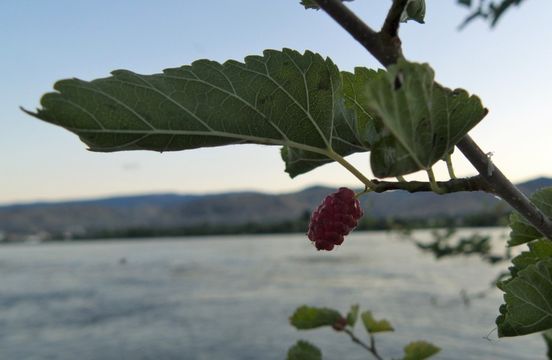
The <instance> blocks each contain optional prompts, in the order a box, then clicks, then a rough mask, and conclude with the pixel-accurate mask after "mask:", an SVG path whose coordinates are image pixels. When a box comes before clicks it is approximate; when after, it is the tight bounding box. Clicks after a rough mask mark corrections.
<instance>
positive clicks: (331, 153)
mask: <svg viewBox="0 0 552 360" xmlns="http://www.w3.org/2000/svg"><path fill="white" fill-rule="evenodd" d="M328 157H329V158H330V159H332V160H334V161H337V162H338V163H339V164H341V166H343V167H344V168H345V169H347V170H349V172H350V173H351V174H353V175H354V176H355V177H356V178H357V179H359V180H360V181H361V182H362V183H363V184H364V186H365V187H366V189H372V188H374V187H375V186H376V185H375V184H374V183H373V182H372V181H370V180H369V179H368V178H367V177H366V176H364V174H362V173H361V172H360V171H359V170H358V169H357V168H356V167H354V166H353V164H351V163H350V162H348V161H347V160H345V159H344V158H343V156H341V155H339V154H338V153H336V152H335V151H333V149H328Z"/></svg>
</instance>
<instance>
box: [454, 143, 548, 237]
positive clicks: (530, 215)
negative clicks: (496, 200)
mask: <svg viewBox="0 0 552 360" xmlns="http://www.w3.org/2000/svg"><path fill="white" fill-rule="evenodd" d="M456 146H457V147H458V149H459V150H460V151H461V152H462V154H464V156H465V157H466V158H467V159H468V160H469V161H470V162H471V163H472V165H473V166H474V167H475V168H476V169H477V171H478V172H479V174H480V175H479V176H480V177H481V178H483V179H484V181H485V182H487V184H488V185H489V186H490V187H491V189H492V192H493V193H495V194H496V195H498V196H500V197H501V198H502V199H504V200H505V201H506V202H507V203H508V204H510V206H511V207H513V208H514V209H515V210H517V211H518V212H519V213H520V214H521V215H522V216H523V217H524V218H526V219H527V221H529V222H530V223H531V225H533V226H534V227H535V228H536V229H537V230H539V231H540V232H541V233H542V234H543V235H545V236H546V237H547V238H549V239H551V240H552V221H551V220H550V219H549V218H548V217H546V216H545V215H544V214H543V213H542V212H541V211H540V210H539V209H538V208H537V207H536V206H535V205H534V204H533V203H532V202H531V201H530V200H529V199H528V198H527V196H525V194H523V193H522V192H521V191H519V189H518V188H516V187H515V186H514V185H513V184H512V183H511V182H510V180H508V178H506V176H504V174H503V173H502V171H500V169H498V168H497V167H496V166H495V165H494V164H493V162H492V161H491V159H490V157H489V156H488V155H487V154H485V153H484V152H483V151H482V150H481V149H480V148H479V146H477V144H476V143H475V141H473V139H472V138H471V137H470V136H468V135H466V136H464V138H462V140H460V142H459V143H458V144H456Z"/></svg>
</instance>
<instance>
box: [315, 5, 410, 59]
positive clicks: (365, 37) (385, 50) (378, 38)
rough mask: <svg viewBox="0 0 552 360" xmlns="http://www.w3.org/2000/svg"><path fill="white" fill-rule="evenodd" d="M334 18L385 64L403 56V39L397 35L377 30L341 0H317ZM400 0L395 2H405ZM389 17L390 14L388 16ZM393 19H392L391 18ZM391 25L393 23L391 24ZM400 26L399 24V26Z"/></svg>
mask: <svg viewBox="0 0 552 360" xmlns="http://www.w3.org/2000/svg"><path fill="white" fill-rule="evenodd" d="M315 1H316V2H317V3H318V5H319V6H320V8H321V9H323V10H324V11H325V12H326V13H327V14H328V15H330V17H331V18H332V19H334V20H335V21H336V22H337V23H338V24H339V25H341V27H343V28H344V29H345V30H347V32H348V33H349V34H350V35H351V36H352V37H353V38H355V40H356V41H358V42H359V43H360V44H361V45H362V46H364V48H365V49H366V50H368V52H369V53H370V54H372V55H373V56H374V57H375V58H376V59H377V60H378V61H379V62H380V63H382V64H383V66H385V67H387V66H389V65H392V64H395V63H396V62H397V60H398V59H399V58H402V50H401V41H400V39H399V38H398V37H397V36H390V35H389V34H387V33H381V32H379V33H378V32H375V31H374V30H372V28H371V27H370V26H368V25H366V23H365V22H364V21H362V20H361V19H360V18H359V17H358V16H356V15H355V13H353V12H352V11H351V10H349V8H348V7H347V6H345V5H343V3H342V2H341V1H340V0H315ZM403 1H404V0H398V1H395V2H394V3H393V5H392V6H391V9H393V7H394V6H395V3H400V2H403ZM388 17H389V16H388ZM390 21H391V20H390ZM389 26H391V24H390V25H389ZM397 27H398V26H397Z"/></svg>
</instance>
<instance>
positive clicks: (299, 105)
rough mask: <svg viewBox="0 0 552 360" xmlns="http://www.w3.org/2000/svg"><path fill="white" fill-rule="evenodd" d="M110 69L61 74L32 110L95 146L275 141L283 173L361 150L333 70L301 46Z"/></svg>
mask: <svg viewBox="0 0 552 360" xmlns="http://www.w3.org/2000/svg"><path fill="white" fill-rule="evenodd" d="M112 75H113V76H111V77H108V78H103V79H97V80H93V81H90V82H87V81H83V80H78V79H70V80H62V81H59V82H57V83H56V84H55V86H54V87H55V89H56V90H57V91H58V92H54V93H48V94H46V95H44V96H43V97H42V100H41V104H42V109H39V110H38V111H37V113H30V114H31V115H33V116H36V117H37V118H39V119H42V120H45V121H47V122H50V123H52V124H56V125H59V126H62V127H65V128H66V129H68V130H70V131H72V132H74V133H75V134H77V135H78V136H79V137H80V138H81V140H82V141H84V142H85V143H86V144H87V145H88V146H89V147H90V150H93V151H120V150H155V151H175V150H185V149H194V148H199V147H209V146H220V145H230V144H244V143H255V144H264V145H283V146H284V147H285V150H284V151H283V155H284V160H285V161H286V165H287V169H286V171H288V172H289V173H290V175H291V176H296V175H298V174H300V173H303V172H306V171H309V170H311V169H313V168H315V167H317V166H320V165H322V164H325V163H327V162H330V161H332V160H331V159H330V158H329V157H328V156H330V157H331V155H332V152H331V151H330V150H331V149H333V150H335V152H337V153H339V154H340V155H342V156H345V155H348V154H351V153H353V152H358V151H366V150H368V149H367V148H366V147H365V146H364V145H363V144H362V143H361V142H359V140H358V138H357V136H356V134H355V133H354V129H355V128H356V127H357V125H356V119H355V116H354V112H353V111H352V110H347V109H345V106H344V103H343V102H344V100H343V94H342V87H341V74H340V73H339V70H338V69H337V67H336V66H335V65H334V64H333V62H332V61H331V60H330V59H324V58H322V57H321V56H320V55H318V54H314V53H312V52H309V51H307V52H305V53H304V54H300V53H298V52H296V51H293V50H289V49H284V50H283V51H275V50H266V51H265V52H264V53H263V56H248V57H246V58H245V62H244V63H240V62H237V61H233V60H230V61H227V62H225V63H224V64H219V63H217V62H214V61H209V60H198V61H195V62H194V63H192V65H189V66H182V67H180V68H174V69H166V70H164V71H163V73H162V74H155V75H139V74H136V73H133V72H130V71H126V70H117V71H114V72H113V73H112Z"/></svg>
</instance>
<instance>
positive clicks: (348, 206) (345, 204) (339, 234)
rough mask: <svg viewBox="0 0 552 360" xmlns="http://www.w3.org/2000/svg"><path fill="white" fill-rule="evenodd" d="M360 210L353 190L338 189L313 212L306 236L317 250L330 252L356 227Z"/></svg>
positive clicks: (360, 215) (360, 214)
mask: <svg viewBox="0 0 552 360" xmlns="http://www.w3.org/2000/svg"><path fill="white" fill-rule="evenodd" d="M361 217H362V209H361V208H360V203H359V201H358V200H357V199H356V198H355V193H354V192H353V190H351V189H348V188H344V187H342V188H339V190H338V191H337V192H335V193H333V194H331V195H328V196H326V198H325V199H324V201H323V202H322V203H321V204H320V205H319V206H318V207H317V208H316V210H314V212H313V213H312V215H311V218H310V223H309V231H308V233H307V236H308V238H309V240H310V241H312V242H314V245H315V246H316V249H318V250H328V251H330V250H332V249H333V248H334V246H335V245H341V244H342V243H343V237H344V236H345V235H348V234H349V233H350V232H351V230H353V229H354V228H355V227H356V226H357V222H358V219H360V218H361Z"/></svg>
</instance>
